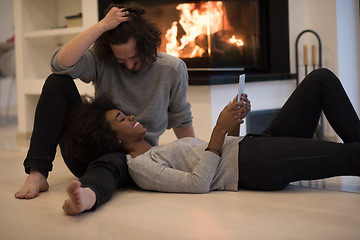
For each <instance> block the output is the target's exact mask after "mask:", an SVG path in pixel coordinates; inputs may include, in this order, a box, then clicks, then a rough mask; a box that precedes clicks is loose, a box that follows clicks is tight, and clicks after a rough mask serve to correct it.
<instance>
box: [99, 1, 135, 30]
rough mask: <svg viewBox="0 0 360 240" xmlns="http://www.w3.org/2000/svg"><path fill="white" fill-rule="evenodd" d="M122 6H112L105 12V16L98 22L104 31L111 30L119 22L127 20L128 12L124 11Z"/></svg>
mask: <svg viewBox="0 0 360 240" xmlns="http://www.w3.org/2000/svg"><path fill="white" fill-rule="evenodd" d="M124 10H125V9H124V8H118V7H113V8H111V9H110V11H109V12H108V13H107V14H106V16H105V17H104V18H103V19H102V20H101V21H100V22H99V23H100V24H101V25H102V26H103V29H104V32H106V31H109V30H112V29H114V28H116V27H117V26H119V24H120V23H123V22H127V21H128V17H127V15H128V14H129V12H127V11H124Z"/></svg>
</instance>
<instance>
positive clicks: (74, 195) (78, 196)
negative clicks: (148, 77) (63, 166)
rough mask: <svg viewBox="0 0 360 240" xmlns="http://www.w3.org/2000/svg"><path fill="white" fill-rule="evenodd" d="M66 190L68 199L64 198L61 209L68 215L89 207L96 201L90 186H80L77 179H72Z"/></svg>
mask: <svg viewBox="0 0 360 240" xmlns="http://www.w3.org/2000/svg"><path fill="white" fill-rule="evenodd" d="M66 191H67V193H68V195H69V199H67V200H65V202H64V205H63V209H64V211H65V213H66V214H68V215H76V214H79V213H82V212H84V211H86V210H89V209H91V208H92V207H93V206H94V204H95V202H96V195H95V192H94V191H93V190H91V189H90V188H82V187H81V183H80V181H78V180H74V181H72V182H71V183H70V184H69V185H68V187H67V188H66Z"/></svg>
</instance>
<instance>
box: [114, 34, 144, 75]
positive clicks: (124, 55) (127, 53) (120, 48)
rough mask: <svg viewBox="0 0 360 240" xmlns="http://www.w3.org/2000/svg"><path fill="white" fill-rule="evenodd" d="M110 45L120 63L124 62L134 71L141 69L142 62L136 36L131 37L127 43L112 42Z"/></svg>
mask: <svg viewBox="0 0 360 240" xmlns="http://www.w3.org/2000/svg"><path fill="white" fill-rule="evenodd" d="M110 47H111V50H112V52H113V54H114V56H115V58H116V60H117V61H118V63H121V64H124V66H125V67H126V68H127V69H128V70H129V71H130V72H133V73H136V72H138V71H139V70H140V68H141V66H142V63H141V59H140V57H139V55H138V53H137V51H136V40H135V39H134V38H130V39H129V41H128V42H127V43H125V44H111V43H110Z"/></svg>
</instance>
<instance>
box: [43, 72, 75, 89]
mask: <svg viewBox="0 0 360 240" xmlns="http://www.w3.org/2000/svg"><path fill="white" fill-rule="evenodd" d="M69 85H75V83H74V80H73V79H72V77H71V76H69V75H59V74H54V73H52V74H50V75H49V76H48V77H47V79H46V81H45V83H44V86H43V91H44V90H46V91H49V90H52V89H56V90H59V89H61V88H64V87H65V88H66V86H69Z"/></svg>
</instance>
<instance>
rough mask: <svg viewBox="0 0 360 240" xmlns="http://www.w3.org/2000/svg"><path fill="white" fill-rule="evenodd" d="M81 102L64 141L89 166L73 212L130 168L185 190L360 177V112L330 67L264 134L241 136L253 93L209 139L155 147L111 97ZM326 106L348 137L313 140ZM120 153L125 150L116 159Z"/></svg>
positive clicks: (232, 107) (101, 197)
mask: <svg viewBox="0 0 360 240" xmlns="http://www.w3.org/2000/svg"><path fill="white" fill-rule="evenodd" d="M75 109H76V110H75V111H72V114H71V115H70V119H69V121H68V124H67V126H66V132H65V134H64V135H63V138H62V140H61V142H62V145H61V146H62V148H61V150H62V155H63V158H64V160H65V162H66V164H67V165H68V167H69V169H70V170H72V172H73V173H75V172H74V171H73V170H74V169H76V168H77V166H81V165H86V166H88V167H87V169H86V170H85V172H84V173H82V174H81V175H80V176H79V177H80V178H79V180H74V181H72V182H71V183H70V184H69V185H68V187H67V192H68V194H69V199H67V200H66V201H65V203H64V205H63V209H64V211H65V213H67V214H72V215H74V214H78V213H81V212H83V211H86V210H94V209H96V208H97V207H99V206H100V205H102V204H103V203H105V202H106V201H107V200H109V199H110V197H111V196H112V194H113V192H114V191H115V190H116V189H117V188H119V187H121V186H123V185H124V183H125V182H126V179H128V175H130V177H131V179H132V181H133V182H134V183H135V184H136V185H137V186H138V187H139V188H141V189H144V190H152V191H160V192H181V193H206V192H209V191H213V190H226V191H237V190H238V189H250V190H265V191H272V190H281V189H284V188H285V187H286V186H287V185H288V184H289V183H291V182H294V181H299V180H315V179H322V178H328V177H334V176H344V175H350V176H360V121H359V117H358V116H357V114H356V112H355V110H354V108H353V106H352V104H351V102H350V100H349V98H348V96H347V94H346V92H345V90H344V89H343V87H342V85H341V83H340V81H339V79H338V78H337V77H336V76H335V75H334V74H333V73H332V72H330V71H329V70H327V69H319V70H315V71H313V72H312V73H310V74H309V75H308V76H307V77H306V78H305V79H304V80H303V81H302V82H301V84H300V85H299V86H298V87H297V88H296V89H295V91H294V92H293V94H292V95H291V96H290V97H289V99H288V100H287V102H286V103H285V104H284V106H283V107H282V108H281V110H280V112H279V113H278V114H277V115H276V117H275V118H274V120H273V121H272V122H271V123H270V125H269V126H268V127H267V128H266V129H265V131H264V132H263V133H262V134H260V135H255V134H251V133H249V134H247V135H246V136H244V137H239V136H238V133H239V125H240V124H241V123H243V122H244V121H243V119H244V118H245V117H246V115H247V113H248V112H249V111H250V101H249V100H248V99H247V95H246V94H243V95H242V96H241V100H240V101H238V100H237V97H235V98H234V99H233V100H232V101H230V102H229V103H228V104H227V105H226V106H225V108H224V109H223V110H222V111H221V113H220V115H219V117H218V120H217V123H216V125H215V127H214V129H213V131H212V134H211V138H210V141H209V142H208V143H206V142H204V141H202V140H199V139H196V138H192V137H187V138H182V139H179V140H176V141H174V142H172V143H170V144H167V145H163V146H151V145H150V144H149V143H148V142H147V141H146V140H145V135H146V129H145V128H144V127H143V126H142V125H141V123H139V122H137V121H136V119H135V118H134V116H132V115H129V114H130V113H124V112H122V111H121V109H118V108H117V107H116V106H115V105H114V104H113V103H112V102H111V101H110V100H108V99H105V98H97V99H95V100H94V101H92V102H87V103H82V104H80V105H79V106H77V107H76V108H75ZM322 111H323V112H324V114H325V116H326V118H327V119H328V121H329V123H330V125H331V126H332V128H333V129H334V130H335V132H336V133H337V134H338V135H339V137H340V138H341V139H342V141H343V142H344V143H335V142H328V141H318V140H313V136H314V133H315V130H316V127H317V125H318V122H319V118H320V115H321V112H322ZM113 154H118V155H120V156H121V157H120V158H117V160H116V161H114V160H113V159H114V158H112V157H111V155H113ZM125 155H126V159H124V157H123V156H125ZM99 156H102V157H101V158H99ZM119 159H124V160H123V161H120V160H119ZM124 165H125V166H126V165H127V168H126V169H128V171H124ZM75 175H76V174H75ZM77 176H78V175H77ZM124 179H125V180H124Z"/></svg>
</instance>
